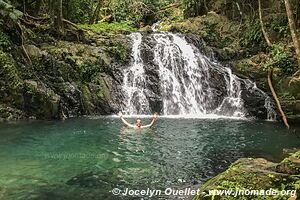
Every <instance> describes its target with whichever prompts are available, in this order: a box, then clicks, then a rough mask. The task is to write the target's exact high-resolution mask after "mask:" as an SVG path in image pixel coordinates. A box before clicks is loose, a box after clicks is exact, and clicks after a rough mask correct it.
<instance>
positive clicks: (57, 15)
mask: <svg viewBox="0 0 300 200" xmlns="http://www.w3.org/2000/svg"><path fill="white" fill-rule="evenodd" d="M54 1H55V4H54V6H55V7H54V10H55V12H54V27H55V28H56V29H57V31H59V32H63V29H64V27H63V14H62V0H54Z"/></svg>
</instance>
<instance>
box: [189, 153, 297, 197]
mask: <svg viewBox="0 0 300 200" xmlns="http://www.w3.org/2000/svg"><path fill="white" fill-rule="evenodd" d="M299 174H300V151H297V152H296V153H293V154H291V155H290V156H289V157H287V158H285V159H284V160H283V161H282V162H280V163H273V162H269V161H267V160H265V159H262V158H257V159H253V158H242V159H239V160H237V161H236V162H234V163H233V164H232V165H231V166H230V167H229V169H227V170H226V171H225V172H223V173H221V174H219V175H218V176H216V177H214V178H212V179H210V180H209V181H207V182H206V183H205V184H203V185H202V186H201V187H200V190H201V194H200V195H198V196H195V197H194V198H193V200H200V199H212V198H213V199H224V200H225V199H234V198H233V196H225V195H224V196H219V195H215V196H212V195H208V194H209V190H232V191H237V190H266V191H267V190H270V188H272V189H273V190H278V191H281V190H297V194H295V193H293V194H290V195H288V196H255V195H254V196H248V197H246V196H237V197H236V199H238V198H239V199H247V198H249V199H288V198H290V197H291V196H293V195H297V196H299V195H300V193H299V192H300V187H299V183H300V177H299Z"/></svg>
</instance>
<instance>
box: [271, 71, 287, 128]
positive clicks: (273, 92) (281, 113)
mask: <svg viewBox="0 0 300 200" xmlns="http://www.w3.org/2000/svg"><path fill="white" fill-rule="evenodd" d="M272 74H273V69H272V68H269V71H268V84H269V87H270V90H271V92H272V95H273V97H274V99H275V102H276V105H277V108H278V110H279V112H280V115H281V117H282V120H283V122H284V124H285V126H286V128H287V129H290V125H289V123H288V121H287V118H286V116H285V114H284V112H283V110H282V108H281V104H280V101H279V99H278V97H277V94H276V92H275V90H274V87H273V84H272Z"/></svg>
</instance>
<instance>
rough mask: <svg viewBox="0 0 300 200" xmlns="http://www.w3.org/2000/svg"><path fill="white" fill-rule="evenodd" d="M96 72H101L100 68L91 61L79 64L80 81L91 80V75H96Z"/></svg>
mask: <svg viewBox="0 0 300 200" xmlns="http://www.w3.org/2000/svg"><path fill="white" fill-rule="evenodd" d="M98 72H101V68H99V66H98V65H95V64H92V63H83V64H82V65H81V66H80V75H81V81H82V82H91V81H92V79H93V76H95V75H97V74H98Z"/></svg>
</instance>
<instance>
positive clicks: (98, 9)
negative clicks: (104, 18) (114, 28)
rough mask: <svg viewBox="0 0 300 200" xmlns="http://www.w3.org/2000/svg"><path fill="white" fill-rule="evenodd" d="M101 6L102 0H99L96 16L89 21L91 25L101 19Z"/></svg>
mask: <svg viewBox="0 0 300 200" xmlns="http://www.w3.org/2000/svg"><path fill="white" fill-rule="evenodd" d="M101 4H102V0H99V1H98V4H97V6H96V9H95V11H94V14H93V16H92V18H91V19H90V21H89V24H94V23H95V22H96V21H97V19H99V12H100V8H101Z"/></svg>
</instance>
